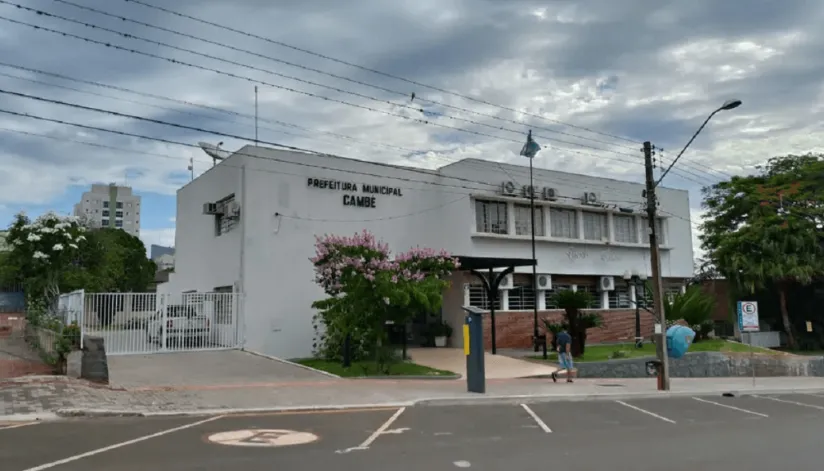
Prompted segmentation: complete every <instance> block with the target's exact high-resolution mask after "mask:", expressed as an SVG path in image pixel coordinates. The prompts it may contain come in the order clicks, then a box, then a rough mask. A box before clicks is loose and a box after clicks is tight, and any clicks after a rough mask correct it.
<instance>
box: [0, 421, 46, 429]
mask: <svg viewBox="0 0 824 471" xmlns="http://www.w3.org/2000/svg"><path fill="white" fill-rule="evenodd" d="M39 423H40V422H25V423H22V424H14V425H0V430H11V429H13V428H20V427H28V426H29V425H37V424H39Z"/></svg>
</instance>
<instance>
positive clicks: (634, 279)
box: [624, 271, 649, 348]
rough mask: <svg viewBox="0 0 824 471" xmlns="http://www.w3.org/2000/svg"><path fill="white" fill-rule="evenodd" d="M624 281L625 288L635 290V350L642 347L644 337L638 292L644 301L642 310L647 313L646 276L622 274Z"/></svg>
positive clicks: (633, 273) (634, 273)
mask: <svg viewBox="0 0 824 471" xmlns="http://www.w3.org/2000/svg"><path fill="white" fill-rule="evenodd" d="M624 281H625V282H626V283H627V287H633V288H634V290H635V301H633V304H635V348H641V347H643V346H644V336H643V334H641V306H640V304H639V303H638V291H639V290H640V291H641V296H642V297H643V299H644V300H645V302H644V310H646V311H648V312H649V308H648V307H647V303H646V295H647V275H645V274H643V273H642V274H640V275H639V274H638V273H636V272H635V271H633V272H632V274H630V272H628V271H625V272H624Z"/></svg>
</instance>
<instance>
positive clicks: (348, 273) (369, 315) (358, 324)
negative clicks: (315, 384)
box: [310, 230, 459, 359]
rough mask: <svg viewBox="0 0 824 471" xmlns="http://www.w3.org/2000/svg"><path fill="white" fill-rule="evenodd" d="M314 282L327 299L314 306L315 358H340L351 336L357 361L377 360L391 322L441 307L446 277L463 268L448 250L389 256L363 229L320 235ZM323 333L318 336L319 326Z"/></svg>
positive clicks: (400, 322) (317, 244)
mask: <svg viewBox="0 0 824 471" xmlns="http://www.w3.org/2000/svg"><path fill="white" fill-rule="evenodd" d="M315 251H316V254H315V256H314V257H312V258H311V259H310V260H311V262H312V264H313V265H314V266H315V282H317V283H318V284H319V285H320V286H321V287H322V288H323V289H324V291H325V292H326V294H327V295H329V297H328V298H327V299H324V300H321V301H317V302H315V303H313V305H312V306H313V307H315V308H316V309H318V310H319V311H320V312H319V314H318V315H316V316H315V318H314V324H315V330H316V331H318V335H319V337H317V338H316V339H315V349H316V354H318V355H319V356H322V357H325V358H329V359H339V358H340V355H341V352H342V345H343V341H344V339H345V338H346V337H347V336H349V337H350V339H351V341H352V345H351V346H352V351H353V356H354V357H355V359H363V358H366V357H370V356H373V357H378V356H379V355H380V354H381V352H380V351H381V346H382V345H384V344H385V340H386V339H385V338H384V337H385V330H384V326H385V324H386V322H387V321H393V322H395V323H398V324H405V323H406V322H408V321H409V320H410V319H411V318H412V317H413V316H414V315H415V314H416V313H418V312H433V311H435V310H437V309H439V308H440V306H441V303H442V301H443V291H444V290H445V289H446V288H447V287H448V286H449V282H448V281H447V277H449V275H450V274H451V273H452V271H454V270H455V269H457V268H458V267H459V263H458V260H457V259H456V258H453V257H452V256H450V255H449V253H447V252H446V251H443V250H442V251H440V252H437V251H435V250H432V249H421V248H414V249H411V250H410V251H409V252H406V253H402V254H399V255H397V256H396V257H395V258H394V259H393V258H391V257H390V253H389V246H388V245H387V244H385V243H382V242H379V241H378V240H376V239H375V237H374V236H373V235H372V234H370V233H369V232H368V231H366V230H364V231H363V232H361V233H359V234H355V235H353V236H352V237H341V236H334V235H325V236H323V237H316V242H315ZM320 324H322V326H323V332H322V333H321V332H320V327H321V325H320Z"/></svg>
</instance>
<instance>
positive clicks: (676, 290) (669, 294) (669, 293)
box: [664, 285, 681, 301]
mask: <svg viewBox="0 0 824 471" xmlns="http://www.w3.org/2000/svg"><path fill="white" fill-rule="evenodd" d="M678 294H681V285H666V286H665V287H664V296H666V298H667V299H669V300H670V301H672V300H673V298H675V296H676V295H678Z"/></svg>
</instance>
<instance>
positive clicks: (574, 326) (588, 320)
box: [544, 290, 603, 357]
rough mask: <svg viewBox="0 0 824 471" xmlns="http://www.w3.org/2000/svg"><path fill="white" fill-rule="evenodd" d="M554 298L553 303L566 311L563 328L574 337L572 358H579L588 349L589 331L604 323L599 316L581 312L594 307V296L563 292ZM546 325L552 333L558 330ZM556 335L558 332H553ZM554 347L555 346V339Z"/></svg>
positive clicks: (581, 292) (576, 292) (569, 291)
mask: <svg viewBox="0 0 824 471" xmlns="http://www.w3.org/2000/svg"><path fill="white" fill-rule="evenodd" d="M552 297H553V300H552V303H553V304H555V305H556V306H558V307H559V308H561V309H563V310H564V317H565V318H566V322H565V323H564V324H562V325H561V326H562V328H563V327H565V328H567V329H569V335H570V336H571V337H572V348H571V350H572V356H573V357H579V356H581V355H583V354H584V350H585V349H586V342H587V329H590V328H593V327H600V326H601V324H602V322H603V320H602V318H601V316H600V315H599V314H596V313H588V314H584V313H582V312H581V311H582V310H583V309H587V308H590V307H592V302H593V298H592V295H591V294H589V293H588V292H586V291H572V290H561V291H558V292H557V293H555V294H553V295H552ZM544 324H545V325H546V326H547V328H548V329H550V330H552V331H554V330H557V327H556V326H551V324H548V323H547V322H544ZM555 333H557V332H553V334H555ZM553 336H554V335H553ZM552 345H553V346H554V345H555V340H554V339H553V341H552Z"/></svg>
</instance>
